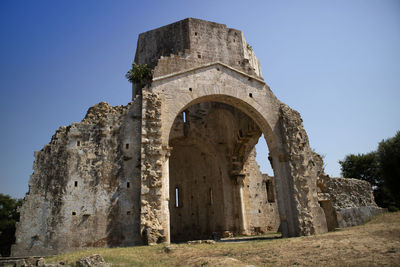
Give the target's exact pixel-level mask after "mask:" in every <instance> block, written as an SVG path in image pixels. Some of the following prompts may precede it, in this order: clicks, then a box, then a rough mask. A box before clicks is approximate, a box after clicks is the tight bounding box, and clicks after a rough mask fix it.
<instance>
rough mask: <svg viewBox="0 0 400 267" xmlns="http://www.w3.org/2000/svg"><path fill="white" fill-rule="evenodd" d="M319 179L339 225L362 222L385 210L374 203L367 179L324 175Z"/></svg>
mask: <svg viewBox="0 0 400 267" xmlns="http://www.w3.org/2000/svg"><path fill="white" fill-rule="evenodd" d="M320 179H321V182H322V184H323V186H324V187H325V188H326V189H325V192H326V194H327V198H329V199H330V200H331V202H332V205H333V208H334V209H335V212H336V218H337V224H338V226H339V227H348V226H354V225H359V224H362V223H364V222H366V221H367V220H369V219H370V218H371V217H372V216H374V215H376V214H380V213H382V212H384V211H385V210H384V209H382V208H379V207H378V206H377V205H376V203H375V200H374V195H373V192H372V187H371V184H370V183H368V182H367V181H362V180H358V179H351V178H329V177H326V176H323V177H321V178H320ZM325 198H326V197H325Z"/></svg>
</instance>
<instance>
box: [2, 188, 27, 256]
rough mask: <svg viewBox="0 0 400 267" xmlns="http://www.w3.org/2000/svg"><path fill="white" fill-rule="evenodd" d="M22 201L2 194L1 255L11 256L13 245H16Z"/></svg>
mask: <svg viewBox="0 0 400 267" xmlns="http://www.w3.org/2000/svg"><path fill="white" fill-rule="evenodd" d="M21 204H22V199H14V198H11V197H10V196H8V195H3V194H0V254H1V255H2V256H9V255H10V250H11V245H12V244H14V243H15V223H16V222H17V221H18V220H19V213H18V211H17V209H18V207H19V206H21Z"/></svg>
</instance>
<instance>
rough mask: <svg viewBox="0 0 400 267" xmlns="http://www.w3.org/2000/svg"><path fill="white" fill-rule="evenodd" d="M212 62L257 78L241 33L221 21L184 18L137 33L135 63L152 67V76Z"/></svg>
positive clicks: (255, 63) (257, 70)
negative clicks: (223, 64) (221, 63)
mask: <svg viewBox="0 0 400 267" xmlns="http://www.w3.org/2000/svg"><path fill="white" fill-rule="evenodd" d="M216 61H219V62H223V63H225V64H227V65H229V66H232V67H233V68H236V69H239V70H241V71H244V72H246V73H248V74H250V75H255V76H258V77H261V68H260V64H259V62H258V59H257V58H256V56H255V55H254V52H253V50H252V48H251V47H250V46H248V45H247V42H246V40H245V39H244V36H243V33H242V32H241V31H239V30H235V29H230V28H227V27H226V25H224V24H219V23H214V22H209V21H204V20H199V19H193V18H188V19H185V20H181V21H178V22H175V23H172V24H170V25H167V26H164V27H161V28H158V29H155V30H151V31H148V32H145V33H142V34H140V35H139V39H138V46H137V50H136V56H135V62H137V63H138V64H147V65H149V66H150V67H151V68H154V69H155V71H154V77H155V78H156V77H160V76H164V75H167V74H170V73H174V72H179V71H183V70H188V69H191V68H194V67H198V66H202V65H205V64H207V63H212V62H216Z"/></svg>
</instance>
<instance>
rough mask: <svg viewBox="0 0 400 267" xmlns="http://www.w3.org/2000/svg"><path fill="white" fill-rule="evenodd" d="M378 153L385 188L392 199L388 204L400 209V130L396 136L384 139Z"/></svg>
mask: <svg viewBox="0 0 400 267" xmlns="http://www.w3.org/2000/svg"><path fill="white" fill-rule="evenodd" d="M377 154H378V160H379V165H380V171H381V177H382V181H383V183H384V184H383V188H384V190H385V192H386V193H387V194H388V196H389V200H390V202H389V203H387V205H388V207H389V208H392V206H395V207H396V208H397V209H400V193H399V190H400V131H398V132H397V134H396V135H395V136H394V137H392V138H389V139H387V140H382V142H380V143H379V146H378V151H377Z"/></svg>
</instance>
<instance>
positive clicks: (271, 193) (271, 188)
mask: <svg viewBox="0 0 400 267" xmlns="http://www.w3.org/2000/svg"><path fill="white" fill-rule="evenodd" d="M265 187H266V190H267V199H268V202H275V195H274V186H273V183H272V181H271V180H268V181H266V182H265Z"/></svg>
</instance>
